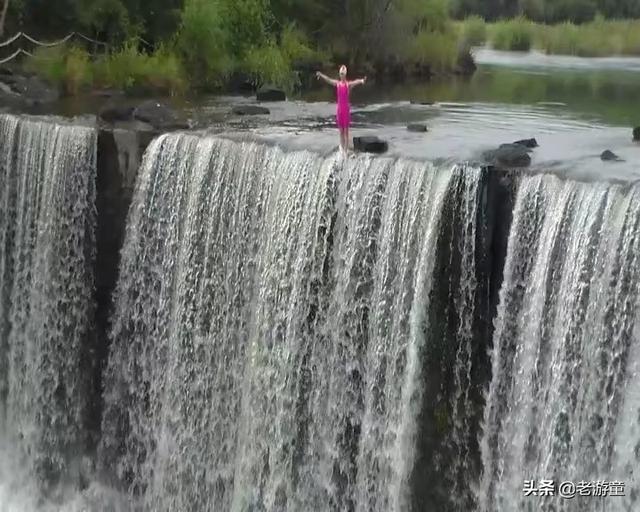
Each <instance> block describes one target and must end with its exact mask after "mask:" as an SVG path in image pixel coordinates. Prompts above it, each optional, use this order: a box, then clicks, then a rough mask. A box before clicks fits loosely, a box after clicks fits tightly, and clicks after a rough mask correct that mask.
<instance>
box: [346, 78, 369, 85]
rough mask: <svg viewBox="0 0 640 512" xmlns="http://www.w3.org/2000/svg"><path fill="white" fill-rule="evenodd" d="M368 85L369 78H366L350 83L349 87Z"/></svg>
mask: <svg viewBox="0 0 640 512" xmlns="http://www.w3.org/2000/svg"><path fill="white" fill-rule="evenodd" d="M366 83H367V77H366V76H365V77H364V78H358V79H357V80H353V81H351V82H349V87H350V88H351V87H355V86H356V85H364V84H366Z"/></svg>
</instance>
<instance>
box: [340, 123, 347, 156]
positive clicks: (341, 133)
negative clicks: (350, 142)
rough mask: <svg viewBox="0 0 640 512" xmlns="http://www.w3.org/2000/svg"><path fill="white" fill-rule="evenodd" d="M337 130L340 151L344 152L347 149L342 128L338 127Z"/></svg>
mask: <svg viewBox="0 0 640 512" xmlns="http://www.w3.org/2000/svg"><path fill="white" fill-rule="evenodd" d="M339 130H340V149H341V150H342V151H346V150H347V147H346V146H345V144H344V141H345V135H344V128H342V127H340V128H339Z"/></svg>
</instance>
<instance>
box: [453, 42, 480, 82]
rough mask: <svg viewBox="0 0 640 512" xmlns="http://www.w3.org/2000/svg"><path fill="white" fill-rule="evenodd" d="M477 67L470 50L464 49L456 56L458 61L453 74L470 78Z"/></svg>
mask: <svg viewBox="0 0 640 512" xmlns="http://www.w3.org/2000/svg"><path fill="white" fill-rule="evenodd" d="M477 69H478V67H477V66H476V62H475V60H474V58H473V55H472V54H471V50H470V49H468V48H467V49H464V50H462V51H461V52H460V53H459V54H458V61H457V62H456V67H455V72H456V74H458V75H463V76H471V75H473V74H474V73H475V72H476V70H477Z"/></svg>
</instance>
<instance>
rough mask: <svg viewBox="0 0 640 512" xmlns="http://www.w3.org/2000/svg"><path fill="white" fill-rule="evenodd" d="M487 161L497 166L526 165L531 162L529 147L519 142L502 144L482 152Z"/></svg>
mask: <svg viewBox="0 0 640 512" xmlns="http://www.w3.org/2000/svg"><path fill="white" fill-rule="evenodd" d="M483 157H484V159H485V160H486V161H487V163H489V164H491V165H495V166H497V167H507V168H510V167H527V166H529V165H530V164H531V156H530V155H529V148H527V147H525V146H523V145H521V144H502V145H501V146H500V147H499V148H498V149H494V150H491V151H486V152H485V153H483Z"/></svg>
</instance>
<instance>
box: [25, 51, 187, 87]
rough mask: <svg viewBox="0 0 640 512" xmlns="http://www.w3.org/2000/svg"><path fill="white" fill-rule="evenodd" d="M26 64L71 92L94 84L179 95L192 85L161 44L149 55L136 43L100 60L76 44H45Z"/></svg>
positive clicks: (172, 55)
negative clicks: (49, 45) (189, 84)
mask: <svg viewBox="0 0 640 512" xmlns="http://www.w3.org/2000/svg"><path fill="white" fill-rule="evenodd" d="M26 66H27V68H28V69H29V70H30V71H33V72H35V73H37V74H38V75H40V76H42V77H43V78H45V79H46V80H47V81H49V82H50V83H52V84H55V85H57V86H59V87H61V88H62V90H63V91H64V92H65V93H66V94H68V95H76V94H79V93H80V92H82V91H83V90H86V89H88V88H91V87H108V88H117V89H122V90H125V91H131V92H142V93H157V94H167V95H175V94H181V93H183V92H184V91H185V90H186V88H187V85H188V84H187V80H186V78H185V75H184V72H183V69H182V64H181V63H180V61H179V60H178V58H177V57H176V56H175V54H173V53H171V52H170V51H168V50H166V49H164V48H160V49H159V50H157V51H156V52H154V53H152V54H150V55H148V54H145V53H142V52H139V51H138V49H137V48H136V46H135V45H133V44H129V45H125V46H124V47H123V48H122V49H121V50H119V51H116V52H114V53H111V54H109V55H106V56H103V57H99V58H98V59H96V60H91V58H90V56H89V54H88V53H87V52H86V51H85V50H83V49H81V48H77V47H74V46H71V47H66V46H59V47H55V48H42V49H39V50H37V51H36V52H35V53H34V55H33V58H31V59H29V60H28V61H27V64H26Z"/></svg>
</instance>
